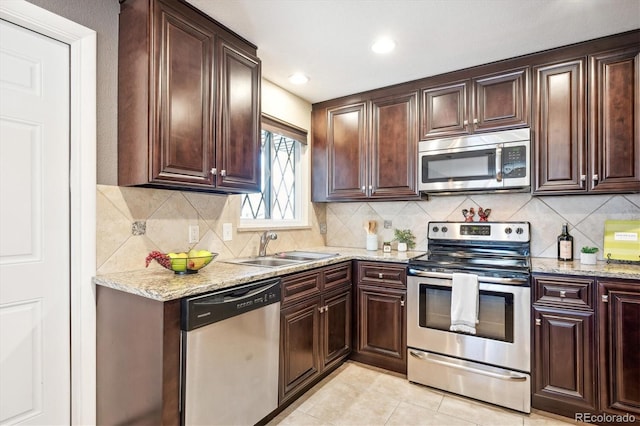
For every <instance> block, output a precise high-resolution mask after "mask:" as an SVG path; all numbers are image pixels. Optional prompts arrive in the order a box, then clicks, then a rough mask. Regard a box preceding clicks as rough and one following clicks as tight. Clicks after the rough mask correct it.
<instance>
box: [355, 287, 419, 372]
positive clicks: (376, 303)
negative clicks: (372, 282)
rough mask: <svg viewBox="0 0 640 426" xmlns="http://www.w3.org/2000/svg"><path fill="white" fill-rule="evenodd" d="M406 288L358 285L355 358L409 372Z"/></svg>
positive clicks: (389, 368) (382, 366) (393, 369)
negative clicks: (405, 306) (405, 307)
mask: <svg viewBox="0 0 640 426" xmlns="http://www.w3.org/2000/svg"><path fill="white" fill-rule="evenodd" d="M405 297H406V291H405V290H399V289H388V288H383V287H374V286H365V285H359V286H358V289H357V298H358V301H357V306H358V318H357V324H358V327H357V336H356V351H357V356H354V359H356V360H358V361H362V362H366V363H368V364H372V365H376V366H378V367H381V368H386V369H388V370H392V371H397V372H400V373H406V371H407V337H406V326H405V319H406V317H405V315H406V314H405V309H404V301H405Z"/></svg>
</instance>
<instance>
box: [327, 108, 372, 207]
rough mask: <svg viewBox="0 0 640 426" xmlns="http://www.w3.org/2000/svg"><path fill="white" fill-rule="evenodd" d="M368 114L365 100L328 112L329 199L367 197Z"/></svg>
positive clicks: (331, 109)
mask: <svg viewBox="0 0 640 426" xmlns="http://www.w3.org/2000/svg"><path fill="white" fill-rule="evenodd" d="M366 115H367V113H366V104H365V103H357V104H354V105H345V106H340V107H336V108H330V109H328V110H327V112H326V120H327V140H326V145H327V151H326V153H327V157H328V158H327V161H328V167H327V194H326V195H327V199H330V200H339V199H345V198H347V199H357V198H366V191H365V190H364V189H365V187H366V181H367V178H366V174H367V164H366V163H367V126H366V123H367V121H366V119H367V118H366Z"/></svg>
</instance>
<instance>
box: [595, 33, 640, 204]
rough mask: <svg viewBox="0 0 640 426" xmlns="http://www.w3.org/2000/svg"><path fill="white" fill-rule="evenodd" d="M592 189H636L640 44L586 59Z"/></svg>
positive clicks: (639, 173)
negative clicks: (587, 64) (588, 73)
mask: <svg viewBox="0 0 640 426" xmlns="http://www.w3.org/2000/svg"><path fill="white" fill-rule="evenodd" d="M589 72H590V77H589V80H590V86H589V109H590V117H589V131H590V144H591V163H592V167H591V176H590V179H589V187H590V190H591V191H594V192H601V191H602V192H619V191H629V190H632V191H640V44H638V43H636V44H634V45H632V46H629V47H628V48H621V49H616V50H611V51H608V52H603V53H599V54H596V55H591V56H590V57H589Z"/></svg>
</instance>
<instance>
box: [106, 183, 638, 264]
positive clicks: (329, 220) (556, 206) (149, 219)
mask: <svg viewBox="0 0 640 426" xmlns="http://www.w3.org/2000/svg"><path fill="white" fill-rule="evenodd" d="M240 200H241V196H240V195H212V194H205V193H197V192H181V191H169V190H161V189H149V188H129V187H118V186H108V185H98V186H97V212H98V213H97V242H98V243H97V265H98V273H99V274H104V273H110V272H119V271H131V270H138V269H144V259H145V257H146V255H147V253H149V252H150V251H152V250H159V251H164V252H166V251H172V250H188V249H190V248H193V247H195V248H202V249H207V250H210V251H213V252H217V253H219V254H220V255H219V258H218V259H228V258H233V257H244V256H252V255H255V254H257V252H258V245H259V240H260V233H261V232H260V231H240V232H238V230H237V226H238V222H239V217H240ZM470 207H474V208H475V209H476V211H477V210H478V208H479V207H483V208H485V209H487V208H490V209H491V215H490V217H489V220H501V221H506V220H511V221H529V222H530V223H531V229H532V236H531V251H532V255H533V256H536V257H555V256H556V237H557V235H558V234H559V233H560V231H561V225H562V223H564V222H568V223H569V232H570V233H571V234H572V235H573V237H574V245H575V255H576V256H577V255H578V254H577V253H578V248H579V247H582V246H584V245H590V246H597V247H599V248H600V249H601V251H600V252H599V258H602V241H603V235H604V221H605V219H640V194H626V195H588V196H584V195H583V196H555V197H549V196H548V197H532V196H531V195H530V194H519V193H513V194H479V195H460V196H455V195H454V196H439V197H432V198H431V199H430V200H429V201H405V202H403V201H395V202H370V203H367V202H356V203H328V204H323V203H315V204H313V208H312V209H311V211H310V222H311V226H310V228H306V229H295V230H278V231H277V232H278V239H277V240H275V241H272V242H271V243H270V244H269V250H268V251H269V252H275V251H282V250H295V249H303V248H308V247H317V246H323V245H330V246H339V247H362V248H364V247H365V239H366V232H365V230H364V228H363V222H365V221H367V220H375V221H376V222H377V223H378V234H379V239H378V243H379V245H380V246H381V245H382V242H383V241H388V240H392V239H393V229H394V228H402V229H405V228H410V229H412V230H413V231H414V234H415V235H416V237H417V238H416V240H417V247H416V249H418V250H426V248H427V239H426V235H427V222H429V221H430V220H456V221H457V220H462V219H463V217H462V213H461V210H462V209H464V208H467V209H468V208H470ZM477 219H478V217H477V216H476V220H477ZM385 221H391V227H390V228H387V229H385V228H384V226H383V224H384V222H385ZM223 223H231V224H232V225H233V240H232V241H223V240H222V224H223ZM325 224H326V235H325V234H322V233H321V232H320V229H321V226H323V225H325ZM189 225H198V226H199V230H200V241H199V242H198V243H197V244H189V242H188V229H189Z"/></svg>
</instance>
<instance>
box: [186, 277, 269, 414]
mask: <svg viewBox="0 0 640 426" xmlns="http://www.w3.org/2000/svg"><path fill="white" fill-rule="evenodd" d="M181 320H182V324H181V325H182V386H181V390H182V395H181V402H182V406H181V409H182V421H183V424H185V425H253V424H255V423H256V422H258V421H259V420H260V419H262V418H263V417H264V416H266V415H267V414H269V413H270V412H271V411H273V410H275V409H276V408H277V406H278V366H279V347H280V343H279V342H280V280H279V279H270V280H265V281H259V282H253V283H250V284H244V285H241V286H237V287H232V288H229V289H224V290H220V291H216V292H213V293H208V294H204V295H200V296H194V297H189V298H185V299H183V300H182V319H181Z"/></svg>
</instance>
